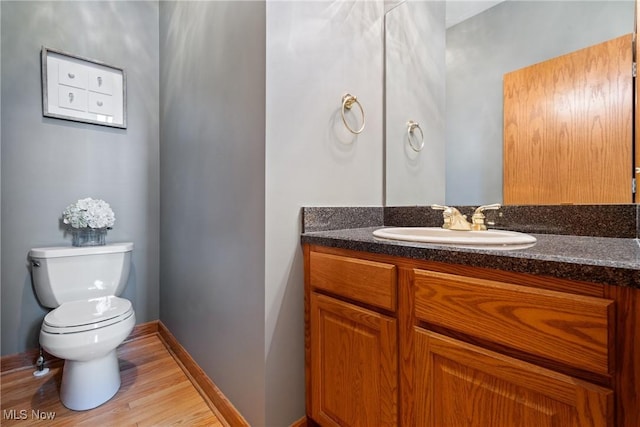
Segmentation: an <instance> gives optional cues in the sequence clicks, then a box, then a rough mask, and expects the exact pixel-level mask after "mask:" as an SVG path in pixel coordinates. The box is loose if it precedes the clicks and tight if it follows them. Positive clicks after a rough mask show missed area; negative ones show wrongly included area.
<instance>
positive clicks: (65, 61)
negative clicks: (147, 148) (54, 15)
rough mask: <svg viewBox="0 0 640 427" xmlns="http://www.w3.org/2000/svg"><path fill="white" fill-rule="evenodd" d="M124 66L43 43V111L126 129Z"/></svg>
mask: <svg viewBox="0 0 640 427" xmlns="http://www.w3.org/2000/svg"><path fill="white" fill-rule="evenodd" d="M126 83H127V79H126V74H125V71H124V69H122V68H119V67H114V66H113V65H108V64H105V63H104V62H100V61H96V60H94V59H88V58H83V57H80V56H77V55H71V54H69V53H66V52H63V51H60V50H55V49H51V48H47V47H44V46H43V47H42V114H43V115H44V116H45V117H52V118H56V119H63V120H73V121H76V122H85V123H91V124H95V125H102V126H111V127H117V128H123V129H125V128H126V127H127V88H126Z"/></svg>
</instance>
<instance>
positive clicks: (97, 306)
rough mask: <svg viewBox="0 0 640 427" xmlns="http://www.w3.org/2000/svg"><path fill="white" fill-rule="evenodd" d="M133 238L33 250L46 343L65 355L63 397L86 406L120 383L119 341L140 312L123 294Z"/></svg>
mask: <svg viewBox="0 0 640 427" xmlns="http://www.w3.org/2000/svg"><path fill="white" fill-rule="evenodd" d="M132 250H133V243H116V244H110V245H106V246H90V247H68V246H67V247H51V248H35V249H31V251H30V252H29V258H30V260H31V265H32V269H31V271H32V276H33V285H34V288H35V291H36V295H37V296H38V300H39V301H40V303H41V304H42V305H44V306H45V307H51V308H55V310H53V311H51V312H49V313H48V314H47V315H46V316H45V318H44V322H42V328H41V329H40V345H41V346H42V348H43V349H44V350H45V351H47V352H48V353H49V354H52V355H54V356H56V357H59V358H60V359H64V361H65V362H64V368H63V371H62V384H61V386H60V400H61V401H62V403H63V404H64V406H66V407H67V408H69V409H73V410H76V411H83V410H87V409H91V408H95V407H96V406H99V405H101V404H103V403H104V402H106V401H108V400H109V399H111V398H112V397H113V395H115V394H116V392H117V391H118V389H119V388H120V369H119V366H118V356H117V355H116V347H117V346H119V345H120V344H121V343H122V342H123V341H124V340H125V339H126V338H127V336H129V333H131V330H132V329H133V327H134V326H135V323H136V316H135V313H134V312H133V307H132V306H131V302H130V301H128V300H126V299H124V298H119V297H118V295H120V294H121V293H122V291H123V290H124V288H125V286H126V285H127V279H128V277H129V269H130V266H131V252H132Z"/></svg>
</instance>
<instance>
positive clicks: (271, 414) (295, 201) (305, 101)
mask: <svg viewBox="0 0 640 427" xmlns="http://www.w3.org/2000/svg"><path fill="white" fill-rule="evenodd" d="M383 12H384V7H383V2H382V1H366V2H362V1H357V2H351V1H318V2H306V1H269V2H267V43H266V45H267V73H266V82H267V103H266V105H267V110H266V116H267V127H266V182H265V184H266V216H265V221H266V246H265V249H266V254H265V256H266V275H265V280H264V289H265V298H264V305H265V332H264V334H265V347H264V352H265V357H266V372H265V376H266V398H267V400H266V418H265V424H261V425H266V426H269V427H282V426H287V425H290V424H291V423H292V422H294V421H295V420H297V419H299V418H300V417H302V416H303V415H304V329H303V327H304V309H303V285H304V275H303V260H302V250H301V247H300V209H301V207H302V206H314V205H315V206H336V205H337V206H341V205H342V206H344V205H356V206H380V205H381V204H382V164H383V163H382V139H383V134H382V52H383V49H382V17H383ZM346 92H349V93H351V94H353V95H355V96H357V97H358V100H359V101H360V102H361V103H362V106H363V109H364V111H365V114H366V127H365V129H364V131H363V132H362V133H361V134H360V135H358V136H357V137H356V136H354V135H352V134H350V133H349V132H348V131H347V130H346V128H345V126H344V124H343V123H342V119H341V116H340V107H341V100H342V95H343V94H344V93H346ZM354 116H355V117H354ZM347 117H348V118H349V119H351V118H356V119H357V120H358V123H353V124H352V126H354V127H355V126H356V125H358V124H359V123H360V122H359V120H360V117H359V112H358V113H356V114H353V115H352V114H347ZM257 425H258V424H256V426H257Z"/></svg>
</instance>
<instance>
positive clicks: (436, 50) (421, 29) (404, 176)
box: [385, 1, 446, 206]
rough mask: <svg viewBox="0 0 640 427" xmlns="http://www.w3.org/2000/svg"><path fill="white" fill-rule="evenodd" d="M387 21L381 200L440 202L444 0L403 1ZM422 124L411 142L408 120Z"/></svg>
mask: <svg viewBox="0 0 640 427" xmlns="http://www.w3.org/2000/svg"><path fill="white" fill-rule="evenodd" d="M385 19H386V22H385V65H386V67H385V95H386V97H385V121H386V129H385V134H386V138H385V153H386V159H385V162H386V175H385V191H386V192H385V203H386V204H387V205H388V206H402V205H413V206H415V205H425V204H429V203H438V204H443V203H444V199H445V134H444V133H445V120H444V112H445V87H444V81H445V68H446V67H445V4H444V2H442V1H428V2H426V1H417V2H404V3H402V4H400V5H398V6H397V7H395V8H393V9H391V10H390V11H389V12H388V13H387V14H386V18H385ZM409 120H413V121H415V122H417V123H418V124H419V125H420V128H421V129H422V134H421V133H420V130H417V129H416V130H414V132H413V137H412V140H413V141H414V143H415V144H419V143H420V140H421V138H422V137H423V138H422V139H423V140H424V148H423V149H422V151H420V152H415V151H414V150H413V149H412V148H411V147H410V145H409V135H408V134H407V122H408V121H409Z"/></svg>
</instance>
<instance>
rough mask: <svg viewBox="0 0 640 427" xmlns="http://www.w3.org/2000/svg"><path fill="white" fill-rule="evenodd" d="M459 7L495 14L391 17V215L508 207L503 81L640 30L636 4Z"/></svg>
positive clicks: (411, 10)
mask: <svg viewBox="0 0 640 427" xmlns="http://www.w3.org/2000/svg"><path fill="white" fill-rule="evenodd" d="M453 3H454V5H455V6H456V7H458V9H459V11H458V16H460V17H461V18H466V17H467V16H468V15H465V13H464V10H465V4H467V5H471V6H474V7H476V8H480V4H484V6H485V7H488V8H487V9H486V10H483V11H482V12H480V13H478V14H476V15H474V16H472V17H470V18H468V19H464V20H462V21H461V22H459V23H454V24H453V25H452V23H447V24H445V20H446V19H447V13H448V12H447V10H446V9H447V8H446V6H445V2H432V1H418V2H412V1H405V2H401V3H399V4H394V5H393V6H392V7H389V8H388V11H387V13H386V14H385V100H384V104H385V169H386V170H385V184H384V199H385V204H386V205H387V206H408V205H427V204H431V203H439V204H451V205H480V204H489V203H495V202H502V171H503V169H502V167H503V165H502V144H503V141H502V114H503V113H502V111H503V110H502V102H503V98H502V78H503V75H504V74H505V73H508V72H510V71H513V70H517V69H520V68H523V67H526V66H528V65H531V64H535V63H538V62H541V61H545V60H547V59H551V58H554V57H556V56H560V55H564V54H566V53H569V52H573V51H575V50H578V49H582V48H584V47H588V46H591V45H593V44H597V43H600V42H603V41H606V40H610V39H613V38H616V37H619V36H621V35H624V34H629V33H632V32H633V31H634V15H635V0H619V1H616V0H613V1H611V0H601V1H598V0H586V1H579V0H578V1H520V0H506V1H502V2H497V4H496V1H487V2H482V1H479V2H478V1H475V2H473V1H470V2H465V1H457V0H456V1H454V2H453ZM460 11H462V12H460ZM475 12H477V10H475V11H473V13H475ZM410 120H411V121H414V122H415V123H418V124H419V126H420V130H421V131H422V132H419V131H418V130H416V129H414V130H413V132H410V131H409V129H408V127H407V122H409V121H410ZM422 135H423V136H424V148H423V150H422V151H419V152H416V151H414V150H413V149H412V148H411V145H410V143H412V142H413V143H414V144H415V143H416V142H419V141H420V139H421V136H422ZM629 144H632V141H629ZM630 173H631V170H630Z"/></svg>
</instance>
